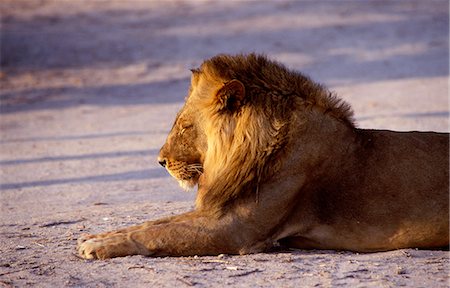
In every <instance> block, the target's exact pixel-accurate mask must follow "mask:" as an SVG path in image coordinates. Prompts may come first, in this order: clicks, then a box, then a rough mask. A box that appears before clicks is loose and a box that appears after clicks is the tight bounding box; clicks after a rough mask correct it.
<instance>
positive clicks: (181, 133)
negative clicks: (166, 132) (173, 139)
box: [179, 124, 193, 135]
mask: <svg viewBox="0 0 450 288" xmlns="http://www.w3.org/2000/svg"><path fill="white" fill-rule="evenodd" d="M192 126H193V125H191V124H188V125H183V126H181V130H180V133H179V134H180V135H183V133H184V132H186V130H188V129H190V128H192Z"/></svg>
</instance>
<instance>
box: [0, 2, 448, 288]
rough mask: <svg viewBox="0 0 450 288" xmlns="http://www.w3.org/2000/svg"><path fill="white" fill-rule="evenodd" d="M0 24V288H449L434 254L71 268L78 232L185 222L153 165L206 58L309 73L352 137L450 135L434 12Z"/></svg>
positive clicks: (28, 16)
mask: <svg viewBox="0 0 450 288" xmlns="http://www.w3.org/2000/svg"><path fill="white" fill-rule="evenodd" d="M0 11H1V24H2V26H1V73H0V81H1V107H0V110H1V121H0V132H1V139H0V153H1V158H0V168H1V174H0V175H1V176H0V177H1V184H0V197H1V198H0V201H1V210H0V211H1V212H0V213H1V218H0V229H1V231H0V232H1V235H0V253H1V255H2V256H1V258H0V286H6V287H9V286H14V287H16V286H17V287H21V286H37V287H64V286H75V287H110V286H111V287H114V286H118V287H126V286H128V287H129V286H132V287H154V286H156V287H173V286H178V287H185V286H196V287H219V286H225V285H227V286H235V287H336V286H344V287H398V286H404V287H448V286H449V252H448V251H427V250H415V249H406V250H399V251H391V252H384V253H373V254H355V253H349V252H335V251H284V252H275V253H267V254H255V255H247V256H220V257H181V258H146V257H141V256H133V257H125V258H117V259H112V260H107V261H86V260H81V259H79V258H77V257H76V256H75V254H74V253H75V242H76V238H77V237H78V236H79V235H80V234H81V233H95V232H100V231H104V230H110V229H114V228H116V227H119V226H123V225H130V224H135V223H139V222H142V221H145V220H147V219H154V218H158V217H161V216H163V215H169V214H174V213H179V212H181V211H185V210H188V209H190V208H192V203H193V202H192V200H193V198H194V194H193V193H191V194H187V193H184V192H182V191H181V189H180V188H178V187H177V184H176V183H175V181H173V180H172V179H171V178H170V177H169V176H168V175H167V173H165V171H164V170H163V169H161V168H159V167H157V163H156V160H155V159H156V155H157V153H158V149H159V147H160V146H161V145H162V144H163V142H164V140H165V136H166V135H167V133H168V131H169V129H170V127H171V124H172V121H173V119H174V116H175V114H176V111H177V109H179V108H180V107H181V105H182V102H183V98H184V95H185V94H186V91H187V86H188V83H189V80H188V78H189V71H188V69H189V68H192V67H195V66H197V65H199V64H200V63H201V61H202V59H204V58H207V57H210V56H213V55H215V54H217V53H220V52H227V53H237V52H250V51H257V52H264V53H266V54H268V55H269V56H271V57H273V58H276V59H278V60H280V61H282V62H284V63H286V64H287V65H288V66H289V67H292V68H295V69H298V70H301V71H303V72H305V73H307V74H309V75H310V76H311V77H312V78H313V79H316V80H318V81H320V82H322V83H325V84H326V85H327V86H329V87H330V88H331V89H332V90H335V91H336V92H337V93H338V94H339V95H341V97H343V98H344V99H346V100H347V101H348V102H350V103H351V104H352V105H353V107H354V110H355V113H356V119H357V122H358V125H359V126H360V127H371V128H386V129H396V130H434V131H448V128H449V126H448V124H449V122H448V116H449V107H448V97H447V96H448V76H449V70H448V63H449V56H448V48H449V47H448V40H449V34H448V33H449V30H448V29H449V28H448V25H449V22H448V21H449V12H448V11H449V4H448V1H370V2H369V1H326V2H322V1H306V2H303V1H245V2H239V1H194V0H192V1H107V2H104V1H81V0H71V1H69V0H67V1H65V0H61V1H46V0H43V1H38V0H34V1H32V0H29V1H27V0H20V1H18V0H2V1H1V2H0Z"/></svg>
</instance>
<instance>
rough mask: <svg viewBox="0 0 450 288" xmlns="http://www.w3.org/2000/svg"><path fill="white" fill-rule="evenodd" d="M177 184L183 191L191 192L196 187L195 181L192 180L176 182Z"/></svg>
mask: <svg viewBox="0 0 450 288" xmlns="http://www.w3.org/2000/svg"><path fill="white" fill-rule="evenodd" d="M178 184H179V185H180V187H181V188H183V190H184V191H192V190H193V189H194V187H195V185H197V181H195V180H193V179H189V180H178Z"/></svg>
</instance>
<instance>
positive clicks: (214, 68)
mask: <svg viewBox="0 0 450 288" xmlns="http://www.w3.org/2000/svg"><path fill="white" fill-rule="evenodd" d="M204 68H207V70H208V73H212V74H214V75H213V76H214V77H216V78H217V77H218V78H220V79H223V80H224V82H227V81H230V80H232V79H237V80H240V81H241V82H242V83H244V85H245V89H246V91H248V92H249V93H247V94H248V95H250V96H249V97H253V98H255V97H261V95H266V96H267V95H270V96H275V98H276V97H283V98H289V97H300V98H301V99H303V100H304V104H305V105H312V106H315V107H318V108H319V109H320V110H322V111H323V112H324V113H327V114H329V115H332V116H333V117H335V118H336V119H338V120H340V121H342V122H345V123H346V124H348V125H350V126H353V111H352V109H351V107H350V105H348V104H347V103H346V102H344V101H342V100H341V99H339V98H338V97H337V96H336V95H335V94H333V93H332V92H330V91H329V90H328V89H326V88H325V87H324V86H322V85H320V84H318V83H315V82H313V81H312V80H311V79H310V78H309V77H307V76H305V75H303V74H301V73H300V72H297V71H293V70H289V69H288V68H286V67H285V66H284V65H283V64H281V63H278V62H276V61H272V60H269V59H267V58H266V57H265V56H263V55H258V54H254V53H252V54H247V55H244V54H239V55H234V56H230V55H224V54H221V55H217V56H215V57H213V58H211V59H209V60H206V61H205V62H204V63H203V65H202V68H201V69H202V70H204ZM255 95H257V96H255ZM248 100H249V101H252V102H255V101H257V100H258V99H248Z"/></svg>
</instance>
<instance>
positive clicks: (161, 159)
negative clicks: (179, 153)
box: [158, 158, 167, 167]
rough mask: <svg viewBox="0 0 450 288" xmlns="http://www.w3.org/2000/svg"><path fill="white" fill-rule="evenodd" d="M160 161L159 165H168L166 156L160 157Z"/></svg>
mask: <svg viewBox="0 0 450 288" xmlns="http://www.w3.org/2000/svg"><path fill="white" fill-rule="evenodd" d="M158 163H159V165H161V166H162V167H166V165H167V161H166V159H164V158H158Z"/></svg>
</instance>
